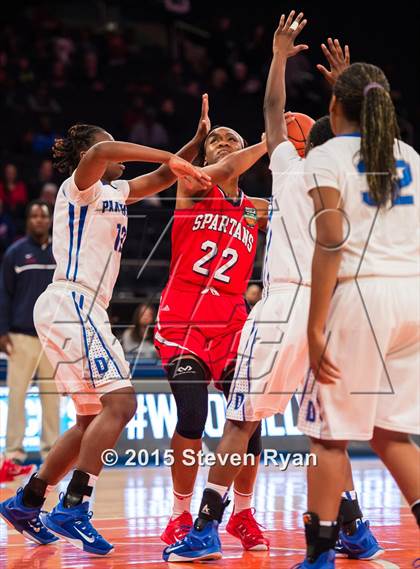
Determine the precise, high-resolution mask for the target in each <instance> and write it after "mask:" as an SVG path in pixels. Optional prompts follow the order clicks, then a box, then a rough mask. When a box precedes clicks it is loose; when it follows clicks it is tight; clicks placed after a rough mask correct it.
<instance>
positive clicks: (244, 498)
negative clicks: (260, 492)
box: [233, 489, 254, 514]
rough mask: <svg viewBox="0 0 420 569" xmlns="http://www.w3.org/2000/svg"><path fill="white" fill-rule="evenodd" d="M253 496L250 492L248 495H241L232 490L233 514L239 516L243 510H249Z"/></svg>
mask: <svg viewBox="0 0 420 569" xmlns="http://www.w3.org/2000/svg"><path fill="white" fill-rule="evenodd" d="M253 495H254V493H253V492H251V493H250V494H242V492H238V491H237V490H236V489H234V490H233V496H234V501H233V504H234V506H233V513H234V514H239V513H240V512H243V511H244V510H249V508H250V507H251V503H252V496H253Z"/></svg>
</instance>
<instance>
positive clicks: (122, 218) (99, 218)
mask: <svg viewBox="0 0 420 569" xmlns="http://www.w3.org/2000/svg"><path fill="white" fill-rule="evenodd" d="M129 192H130V188H129V185H128V182H127V181H125V180H118V181H115V182H112V184H104V183H102V182H101V181H98V182H96V183H95V184H94V185H93V186H92V187H91V188H88V189H86V190H84V191H82V192H81V191H79V189H78V188H77V187H76V185H75V182H74V174H73V176H71V177H70V178H68V179H67V180H65V181H64V182H63V184H62V185H61V187H60V190H59V192H58V195H57V201H56V204H55V208H54V225H53V253H54V257H55V260H56V262H57V268H56V270H55V273H54V279H53V280H54V282H55V281H71V282H74V283H77V284H80V285H83V286H84V287H87V288H88V289H90V290H91V291H92V292H93V293H94V294H96V293H97V297H96V298H97V299H98V300H99V301H100V302H101V303H102V304H103V305H105V306H108V304H109V301H110V299H111V296H112V291H113V289H114V285H115V281H116V280H117V277H118V273H119V270H120V263H121V251H122V247H123V244H124V241H125V238H126V235H127V221H128V218H127V205H126V200H127V198H128V195H129Z"/></svg>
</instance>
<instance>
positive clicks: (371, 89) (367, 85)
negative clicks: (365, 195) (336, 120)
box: [334, 63, 399, 206]
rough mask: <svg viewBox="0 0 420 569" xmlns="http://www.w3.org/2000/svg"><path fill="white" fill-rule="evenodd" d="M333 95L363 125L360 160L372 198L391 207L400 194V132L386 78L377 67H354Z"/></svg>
mask: <svg viewBox="0 0 420 569" xmlns="http://www.w3.org/2000/svg"><path fill="white" fill-rule="evenodd" d="M334 94H335V96H336V97H337V100H338V101H340V103H341V104H342V107H343V111H344V113H345V115H346V117H347V118H348V120H350V121H353V122H356V123H359V124H360V134H361V142H360V158H361V160H362V162H363V164H364V171H365V172H366V177H367V183H368V186H369V197H370V198H371V200H372V201H373V202H374V203H375V204H377V205H379V206H384V205H386V204H388V203H392V199H393V197H394V195H395V192H396V190H397V172H396V163H395V157H394V141H395V138H399V128H398V124H397V118H396V115H395V109H394V105H393V103H392V100H391V96H390V93H389V83H388V80H387V78H386V77H385V75H384V73H383V71H382V70H381V69H379V67H376V66H375V65H370V64H368V63H353V65H350V67H348V68H347V69H346V70H345V71H344V72H343V73H342V74H341V75H340V76H339V78H338V80H337V83H336V84H335V87H334Z"/></svg>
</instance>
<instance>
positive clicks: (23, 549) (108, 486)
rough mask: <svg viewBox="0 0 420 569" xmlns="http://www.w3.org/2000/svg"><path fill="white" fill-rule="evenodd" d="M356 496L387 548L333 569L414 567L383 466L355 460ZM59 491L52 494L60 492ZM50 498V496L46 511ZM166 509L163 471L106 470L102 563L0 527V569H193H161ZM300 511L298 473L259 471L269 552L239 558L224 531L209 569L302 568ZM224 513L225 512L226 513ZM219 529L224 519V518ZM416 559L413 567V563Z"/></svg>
mask: <svg viewBox="0 0 420 569" xmlns="http://www.w3.org/2000/svg"><path fill="white" fill-rule="evenodd" d="M353 465H354V477H355V482H356V489H357V490H358V492H359V498H360V501H361V504H362V507H363V511H364V514H365V517H366V518H368V519H369V520H370V521H371V525H372V527H373V531H374V533H375V535H376V537H377V538H378V540H379V542H380V543H381V544H382V546H383V547H384V548H385V549H386V552H385V553H384V555H383V556H382V557H381V558H379V559H377V560H374V561H350V560H347V559H340V560H338V562H337V567H338V568H340V569H341V568H343V569H344V568H346V569H356V568H357V569H375V568H381V567H382V568H385V569H396V568H401V569H402V568H404V569H408V568H411V569H413V568H415V569H419V568H420V541H419V531H418V529H417V527H416V525H415V521H414V518H413V516H412V514H411V512H410V510H409V508H408V506H407V505H406V504H405V503H404V501H403V499H402V498H401V497H400V493H399V491H398V489H397V487H396V485H395V483H394V481H393V480H392V478H391V477H390V475H389V474H388V473H387V472H386V471H385V469H384V468H383V466H382V464H381V463H380V462H379V461H376V460H355V461H353ZM205 480H206V471H205V470H203V471H202V472H201V473H200V476H199V479H198V483H197V487H196V492H195V495H194V500H193V503H192V510H193V512H196V511H197V508H198V506H199V501H200V498H201V492H202V489H203V485H204V483H205ZM17 487H18V484H17V483H14V484H13V485H11V484H9V485H7V486H6V485H3V486H1V487H0V499H1V500H4V499H6V498H7V497H9V496H10V495H11V494H12V493H13V492H14V491H15V490H16V488H17ZM64 487H65V484H63V485H62V487H61V488H60V489H59V490H60V491H61V490H63V489H64ZM56 498H57V496H55V495H50V496H49V498H48V501H47V503H46V509H49V508H50V507H52V506H53V505H54V502H55V500H56ZM171 503H172V491H171V479H170V470H169V468H167V467H158V468H149V467H145V468H140V467H137V468H134V467H133V468H129V467H125V468H108V469H106V470H105V471H104V473H103V475H102V476H101V478H100V480H99V482H98V485H97V489H96V496H95V502H94V508H93V509H94V512H95V516H94V525H95V527H96V528H97V529H98V530H99V531H100V532H101V533H102V534H103V535H104V537H106V538H107V539H109V540H110V541H111V542H112V543H113V544H114V545H115V551H114V552H113V553H112V554H111V555H110V556H109V557H105V558H102V557H95V556H91V555H88V554H86V553H83V552H82V551H80V550H78V549H76V548H74V547H73V546H71V545H69V544H67V543H65V542H58V545H51V546H36V545H35V544H33V543H31V542H28V541H26V540H25V539H24V538H23V537H22V536H21V535H19V534H17V533H16V532H14V531H13V530H11V529H10V528H9V527H8V526H6V524H5V523H3V521H2V520H0V567H2V568H3V567H4V568H7V569H32V568H36V569H76V568H80V569H88V568H96V567H100V568H103V569H121V568H124V569H129V568H132V567H150V568H153V567H161V568H164V567H165V566H166V565H168V566H170V567H171V568H172V569H176V568H177V567H180V568H182V567H190V568H191V567H192V566H193V565H192V564H190V563H188V564H187V563H171V564H165V563H164V562H163V561H162V558H161V555H162V549H163V547H164V544H163V543H162V542H161V541H160V539H159V535H160V533H161V531H162V529H163V528H164V526H165V524H166V522H167V520H168V516H169V514H170V508H171ZM305 505H306V482H305V470H304V469H303V468H292V467H289V468H288V470H287V471H286V472H282V471H281V470H280V469H279V468H276V467H273V466H271V467H262V468H261V470H260V474H259V478H258V484H257V488H256V494H255V507H256V510H257V519H258V521H259V522H260V523H261V524H263V525H264V526H265V527H266V528H267V529H266V531H267V535H268V536H269V537H270V539H271V550H270V551H269V552H255V553H252V552H244V551H243V550H242V547H241V545H240V543H239V542H238V541H237V540H235V539H234V538H233V537H231V536H230V535H228V534H226V532H225V531H224V529H223V528H224V524H223V525H222V530H221V537H222V543H223V546H224V558H223V559H222V560H220V561H215V562H211V563H209V564H208V565H209V566H214V567H215V568H219V567H224V568H232V569H233V568H240V569H256V568H263V569H286V568H291V567H292V566H293V564H294V563H296V562H298V561H301V560H302V558H303V554H304V535H303V529H302V512H303V511H304V510H305ZM229 509H230V508H229ZM225 518H226V519H225V522H226V521H227V518H228V515H226V516H225ZM416 559H417V561H416Z"/></svg>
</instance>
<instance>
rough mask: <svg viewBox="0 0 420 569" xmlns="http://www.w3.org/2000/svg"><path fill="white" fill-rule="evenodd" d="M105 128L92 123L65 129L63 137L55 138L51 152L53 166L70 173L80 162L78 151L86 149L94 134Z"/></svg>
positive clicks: (92, 140) (92, 142)
mask: <svg viewBox="0 0 420 569" xmlns="http://www.w3.org/2000/svg"><path fill="white" fill-rule="evenodd" d="M101 132H105V130H104V129H103V128H101V127H99V126H95V125H92V124H75V125H73V126H71V127H70V128H69V130H68V131H67V136H65V137H64V138H56V139H55V142H54V146H53V147H52V153H53V157H54V167H55V168H56V169H57V170H58V171H59V172H62V173H63V174H68V175H71V174H72V173H73V171H74V170H75V169H76V168H77V166H78V164H79V162H80V152H81V151H82V150H88V149H89V148H90V147H91V146H92V145H93V144H94V139H95V135H96V134H99V133H101Z"/></svg>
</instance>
